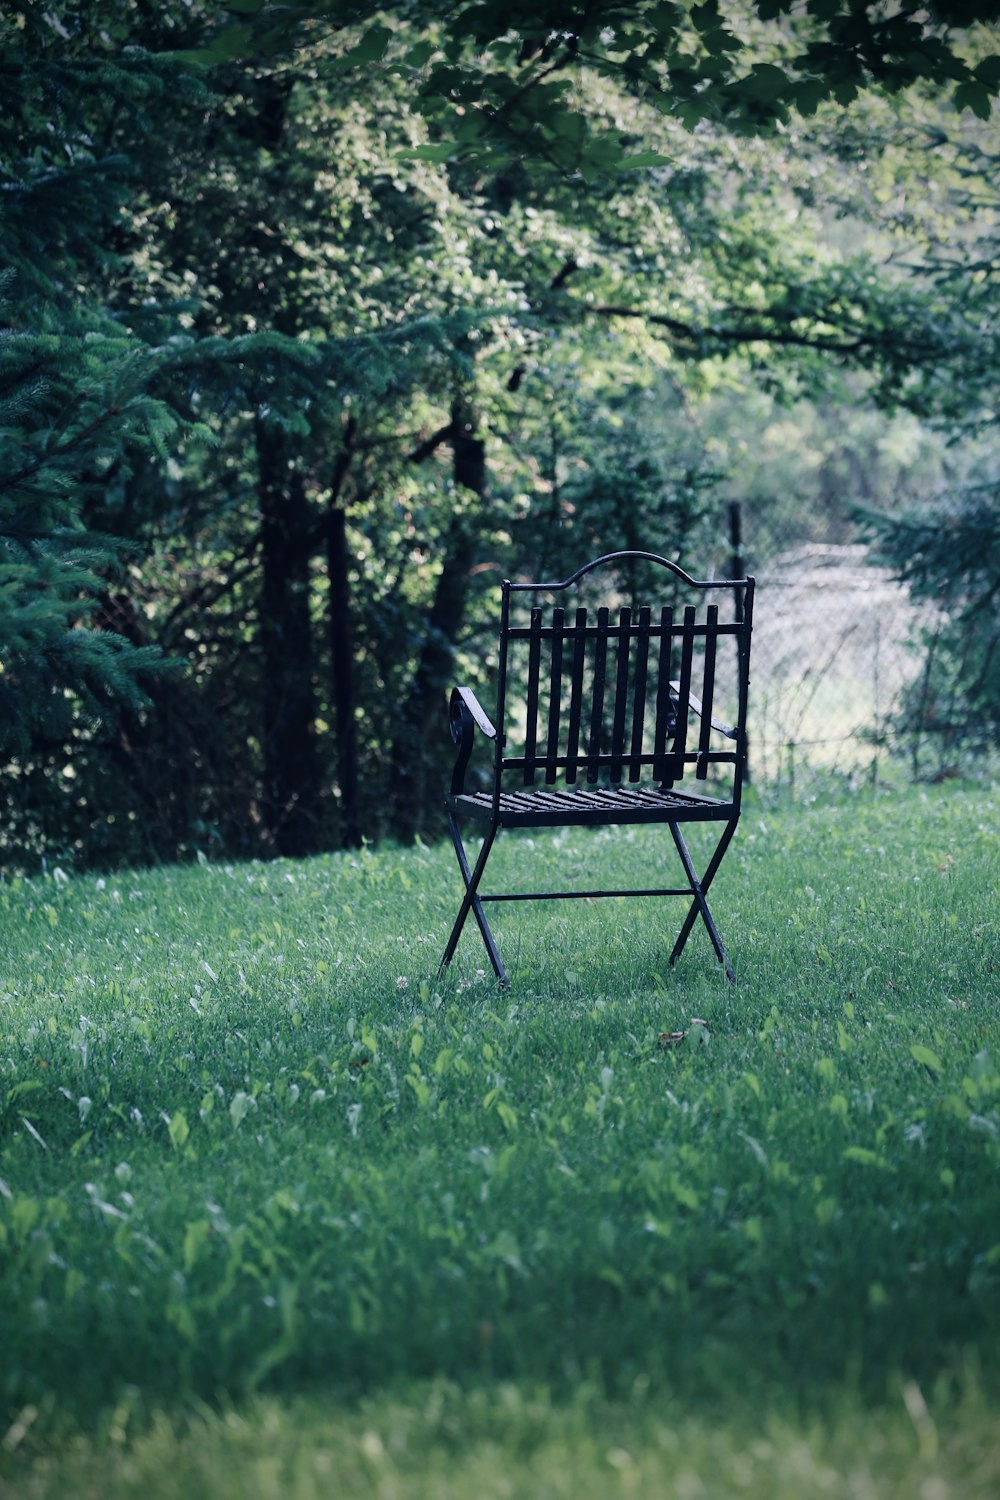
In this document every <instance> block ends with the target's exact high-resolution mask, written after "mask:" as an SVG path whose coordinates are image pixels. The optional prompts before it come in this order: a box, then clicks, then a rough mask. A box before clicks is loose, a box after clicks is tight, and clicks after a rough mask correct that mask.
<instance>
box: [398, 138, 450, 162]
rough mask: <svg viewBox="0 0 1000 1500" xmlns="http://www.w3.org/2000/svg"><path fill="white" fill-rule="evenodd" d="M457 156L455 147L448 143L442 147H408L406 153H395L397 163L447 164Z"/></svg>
mask: <svg viewBox="0 0 1000 1500" xmlns="http://www.w3.org/2000/svg"><path fill="white" fill-rule="evenodd" d="M454 154H455V146H454V144H453V143H452V142H450V141H449V142H448V143H447V144H446V145H442V146H407V147H406V149H405V150H404V151H397V152H395V159H396V161H434V162H439V163H440V162H446V161H447V160H448V159H449V157H451V156H453V155H454Z"/></svg>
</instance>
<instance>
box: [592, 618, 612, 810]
mask: <svg viewBox="0 0 1000 1500" xmlns="http://www.w3.org/2000/svg"><path fill="white" fill-rule="evenodd" d="M608 614H609V611H608V609H607V607H606V606H604V605H602V606H601V608H600V609H599V610H598V611H597V635H596V637H595V639H594V683H593V698H592V700H591V710H590V742H589V744H588V746H587V752H588V753H587V780H588V781H596V780H597V773H598V770H599V769H600V768H599V766H598V763H597V757H598V756H599V755H600V753H601V721H602V720H603V718H604V681H605V676H606V673H607V665H608Z"/></svg>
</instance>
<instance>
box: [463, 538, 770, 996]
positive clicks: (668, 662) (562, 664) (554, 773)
mask: <svg viewBox="0 0 1000 1500" xmlns="http://www.w3.org/2000/svg"><path fill="white" fill-rule="evenodd" d="M640 563H644V564H653V565H655V567H658V568H662V569H664V570H666V571H667V573H668V574H669V575H670V580H669V581H670V583H671V591H672V592H673V593H677V592H678V590H680V589H681V588H683V589H684V590H686V591H687V597H688V598H692V597H693V598H694V599H695V600H696V602H695V603H687V604H670V605H660V606H659V607H657V608H656V609H654V608H652V607H651V606H650V605H642V606H641V607H639V608H638V609H633V608H631V607H630V606H628V605H623V604H621V602H620V600H621V597H622V593H621V588H620V586H617V587H616V586H615V580H616V577H617V576H618V575H620V573H621V571H622V569H623V568H625V569H628V568H633V567H635V566H637V565H638V564H640ZM596 569H607V570H609V574H610V581H611V584H612V592H611V597H610V598H609V602H608V603H600V604H598V605H597V607H596V609H595V608H594V606H593V604H592V603H588V604H578V605H577V607H576V608H575V609H567V607H566V602H565V601H566V600H567V599H568V598H570V596H571V592H572V591H573V590H574V588H577V586H579V591H580V596H581V597H582V596H583V595H584V593H585V591H586V592H587V598H588V600H590V599H592V597H593V595H592V590H593V584H594V582H595V580H594V579H593V578H592V577H591V576H590V575H592V574H593V573H594V571H595V570H596ZM584 579H587V582H586V584H584V583H583V580H584ZM664 581H665V582H666V581H667V580H664ZM753 594H754V580H753V579H752V578H749V577H748V578H742V579H735V580H733V579H725V580H721V581H713V582H698V581H697V580H695V579H693V578H691V577H689V575H688V574H687V573H685V572H684V570H683V569H682V568H680V567H678V565H677V564H676V563H673V562H671V561H669V560H668V559H667V558H665V557H658V556H656V555H655V554H654V553H650V552H637V551H630V552H613V553H610V554H608V555H607V556H604V557H598V558H596V559H594V561H593V562H589V563H586V564H585V565H584V566H583V567H582V568H579V569H578V570H577V571H576V572H575V573H574V574H572V576H571V577H569V578H567V579H565V580H564V581H563V582H561V583H511V582H510V581H509V580H505V581H504V583H503V587H502V595H501V608H500V637H499V653H498V667H497V699H496V717H495V721H491V720H490V718H489V716H488V715H487V714H486V712H485V711H484V709H483V707H482V705H481V704H480V703H479V701H478V699H477V697H476V695H475V693H474V692H473V691H472V689H471V688H468V687H457V688H455V690H454V691H453V693H452V695H451V712H450V717H451V737H452V740H453V742H454V743H455V744H456V745H457V746H458V755H457V758H456V762H455V770H454V774H453V776H452V782H451V791H450V793H449V795H448V797H447V799H446V803H447V808H448V821H449V826H450V829H451V836H452V839H453V840H454V844H455V852H456V854H457V856H458V863H459V868H460V869H461V872H462V878H463V880H464V882H465V894H464V897H463V899H462V904H461V906H460V908H459V912H458V916H457V917H456V919H455V924H454V927H453V928H452V932H451V936H450V938H449V939H448V945H447V947H446V948H445V951H444V956H443V958H442V960H441V970H443V969H444V968H445V966H446V965H448V964H449V963H450V962H451V960H452V958H453V957H454V954H455V949H456V946H457V944H458V940H459V937H460V936H461V933H462V929H463V927H464V925H465V922H466V919H467V917H468V915H469V913H470V911H471V912H472V914H473V916H474V917H475V919H476V923H477V925H478V927H479V931H480V933H481V935H482V939H483V942H484V944H485V946H486V951H487V953H488V954H489V958H490V962H491V964H492V965H493V970H494V972H495V974H496V976H497V979H498V980H499V981H500V983H501V985H504V986H506V985H507V983H508V979H507V973H506V970H505V968H504V965H503V963H502V961H501V958H500V953H499V951H498V948H497V944H496V940H495V938H494V936H493V933H492V931H491V930H490V926H489V923H488V922H487V920H486V914H485V910H484V907H485V904H486V903H487V902H493V901H527V900H544V899H548V900H567V899H572V898H581V897H598V896H682V897H688V898H690V901H691V905H690V908H689V910H688V912H687V914H686V916H685V918H684V922H683V925H682V926H681V929H680V933H679V935H678V937H677V941H676V942H675V944H674V947H673V952H672V953H671V956H670V961H671V963H675V962H676V960H677V959H678V957H679V956H680V954H681V951H682V950H683V948H684V945H685V943H686V942H687V939H688V936H689V934H690V932H691V929H692V927H693V926H694V923H695V921H696V919H697V918H698V917H699V916H700V917H701V919H702V921H703V923H704V925H705V928H706V930H707V932H708V935H709V937H710V939H711V941H712V946H713V948H714V949H715V952H716V955H717V956H718V958H719V961H720V962H721V963H722V964H723V966H724V967H725V971H726V975H727V977H728V978H729V979H730V980H732V979H733V978H734V977H735V976H734V974H733V969H732V966H731V964H730V962H729V959H728V957H727V956H726V951H725V948H724V947H723V944H722V939H721V938H720V936H719V932H718V929H717V927H716V925H715V921H714V919H713V917H712V913H711V911H710V910H709V906H708V900H707V896H708V891H709V887H710V886H711V884H712V881H713V879H714V878H715V875H716V872H717V871H718V869H719V865H720V864H721V862H722V858H723V856H724V854H725V852H726V850H727V849H728V847H729V844H730V841H731V839H732V837H733V834H734V833H735V832H736V825H737V822H738V820H739V815H740V796H741V791H742V785H743V779H744V771H745V766H746V754H747V741H746V712H747V689H748V684H749V676H750V636H751V629H752V623H753ZM515 595H516V596H518V599H517V600H515V599H514V596H515ZM524 595H531V596H534V598H535V600H537V599H538V597H539V596H546V595H547V596H549V600H548V604H547V607H546V608H545V609H543V607H542V605H541V604H540V603H537V602H535V603H532V604H530V605H529V608H528V609H527V611H525V614H524V618H523V619H522V618H521V617H520V614H519V612H518V610H517V609H516V608H515V605H516V603H519V602H520V598H521V597H522V596H524ZM727 595H728V596H731V598H732V600H733V610H732V613H733V616H734V617H733V618H732V619H731V620H725V621H722V620H720V618H719V604H718V602H711V603H709V602H708V600H709V599H712V598H714V599H715V600H717V599H718V598H719V597H720V596H722V597H725V596H727ZM553 598H559V599H560V600H561V601H562V602H559V603H554V604H553V603H552V599H553ZM699 606H700V607H699ZM613 610H614V611H615V613H616V616H617V618H613V617H612V611H613ZM723 704H724V705H725V707H724V709H722V710H721V711H724V712H728V713H729V714H730V715H731V716H732V722H724V721H723V720H722V719H720V718H718V717H717V716H716V709H717V708H720V705H723ZM692 716H694V719H697V720H698V721H699V722H698V723H697V724H695V723H694V722H693V718H692ZM477 734H479V735H482V736H484V737H485V738H486V740H488V741H490V742H491V743H492V746H493V755H492V770H491V772H490V775H489V779H488V781H487V780H484V781H483V783H482V784H481V785H480V786H479V787H478V788H476V787H473V788H467V786H466V777H467V774H468V771H469V764H470V760H471V758H472V752H473V748H474V744H475V740H476V737H477ZM692 771H693V773H694V782H695V788H694V789H690V788H691V778H690V773H691V772H692ZM710 776H711V778H712V782H711V783H710V785H711V794H710V793H709V790H708V786H706V783H707V782H708V779H709V777H710ZM720 778H721V783H722V784H721V785H717V784H716V783H717V782H718V781H719V780H720ZM539 779H541V785H539V784H538V783H539ZM465 820H471V821H473V822H475V823H476V824H478V825H479V826H480V827H481V829H482V832H483V842H482V847H481V848H480V850H479V854H478V856H477V857H476V858H475V862H474V863H473V862H472V861H471V860H470V857H469V854H468V853H467V851H466V848H465V844H464V842H463V839H462V832H461V824H462V823H463V822H464V821H465ZM624 823H666V824H667V826H668V827H669V829H670V832H671V835H672V837H673V842H674V845H675V846H676V850H677V854H678V855H679V857H680V862H681V865H682V867H683V870H684V875H685V877H686V881H687V883H686V884H685V885H680V886H670V887H657V888H655V889H599V890H558V891H556V890H545V891H518V892H511V891H500V892H489V893H488V892H483V891H482V890H481V889H480V883H481V881H482V878H483V873H484V871H485V869H486V864H487V861H488V859H489V856H490V851H491V850H492V848H493V843H494V840H495V839H496V836H497V834H498V832H499V831H500V829H501V828H553V827H562V826H596V825H606V824H624ZM685 823H718V824H719V825H720V827H721V834H720V837H719V840H718V842H717V844H716V846H715V850H714V853H713V854H712V856H711V858H710V860H709V862H708V864H707V866H706V868H705V871H704V873H703V874H702V875H701V876H699V875H698V874H697V872H696V870H695V867H694V864H693V861H692V858H691V854H690V852H689V850H688V847H687V843H686V842H685V840H684V838H683V836H682V834H681V825H682V824H685ZM439 972H440V971H439Z"/></svg>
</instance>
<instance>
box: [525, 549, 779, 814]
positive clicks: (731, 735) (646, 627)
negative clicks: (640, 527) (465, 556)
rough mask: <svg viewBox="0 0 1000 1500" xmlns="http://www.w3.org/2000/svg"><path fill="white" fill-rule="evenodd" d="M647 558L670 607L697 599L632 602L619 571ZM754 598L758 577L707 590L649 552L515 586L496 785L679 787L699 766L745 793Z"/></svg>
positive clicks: (699, 773) (619, 555)
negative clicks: (600, 589)
mask: <svg viewBox="0 0 1000 1500" xmlns="http://www.w3.org/2000/svg"><path fill="white" fill-rule="evenodd" d="M640 560H641V561H645V562H647V563H652V564H654V565H656V566H657V567H659V568H662V569H664V570H667V574H668V575H669V577H665V578H664V584H665V585H670V586H669V587H664V589H663V590H662V592H661V597H662V594H663V593H668V594H671V595H677V594H678V593H679V592H680V591H681V590H684V591H686V594H687V597H688V598H692V597H693V599H694V602H689V603H685V602H683V599H681V600H677V599H675V600H674V602H672V603H670V604H662V603H655V604H653V603H650V604H639V605H637V606H636V605H634V604H626V603H623V602H622V592H621V589H620V587H617V589H616V576H615V575H616V573H620V571H621V569H622V567H623V565H626V566H631V565H632V564H633V563H636V562H639V561H640ZM597 569H606V570H607V572H606V574H605V580H606V581H607V582H608V586H609V593H608V594H607V595H606V596H605V597H606V599H607V602H598V603H596V604H595V603H594V602H593V600H594V593H593V584H594V582H595V579H594V578H593V577H591V575H592V574H593V573H594V572H595V570H597ZM585 578H586V579H587V584H586V585H585V586H584V585H583V580H584V579H585ZM584 591H585V592H586V596H587V599H588V602H587V603H580V602H579V595H580V594H581V593H583V592H584ZM753 591H754V581H753V579H752V578H745V579H737V580H732V579H723V580H718V581H714V580H713V581H712V582H707V583H706V582H698V581H697V580H695V579H693V578H691V577H689V576H688V574H687V573H685V572H684V570H683V569H682V568H680V567H679V566H678V565H677V564H676V563H673V562H671V561H669V560H668V559H667V558H663V557H658V556H656V555H655V554H654V553H648V552H615V553H610V554H608V555H607V556H604V557H599V558H596V559H594V561H593V562H590V563H587V564H586V565H585V566H584V567H582V568H580V569H578V570H577V572H576V573H574V574H572V575H571V577H569V578H567V579H564V580H563V581H562V582H558V583H525V582H518V583H512V582H510V581H509V580H506V581H505V582H504V584H503V593H502V608H501V626H500V650H499V680H498V687H497V720H496V722H497V727H498V731H499V733H498V740H497V759H496V781H497V786H498V787H499V782H500V778H501V777H502V776H505V775H508V776H509V775H511V774H513V775H514V776H515V777H516V778H517V779H518V780H520V781H523V784H524V785H526V786H531V785H534V784H535V783H536V782H537V781H538V780H539V779H543V780H544V782H545V783H547V784H550V785H551V784H552V783H554V782H556V781H563V780H564V781H565V782H566V783H567V784H568V785H570V786H572V785H573V784H575V783H577V782H578V781H581V780H584V781H586V782H589V783H594V782H598V781H600V782H608V783H610V784H612V785H615V784H620V783H622V782H623V781H629V782H635V781H639V780H641V779H642V778H643V777H652V779H653V780H654V781H656V782H658V783H660V784H667V785H672V784H675V783H677V782H678V781H681V780H682V779H683V777H684V775H685V773H686V772H687V770H688V769H689V768H691V767H693V768H694V771H695V776H696V778H697V779H699V780H704V779H705V778H706V777H707V776H708V774H709V771H710V769H711V768H721V767H726V768H727V769H728V770H732V771H733V772H734V774H735V787H734V795H735V796H736V797H738V796H739V788H740V785H741V783H742V779H743V769H744V765H745V758H746V732H745V727H746V703H747V686H748V682H749V667H750V636H751V629H752V622H753ZM574 595H576V596H577V597H574ZM598 597H599V596H598ZM542 598H544V599H545V603H544V604H543V603H541V602H539V600H540V599H542ZM720 601H721V607H720ZM522 605H526V607H519V606H522ZM730 615H731V616H732V617H731V618H730V617H729V616H730ZM692 710H694V717H692Z"/></svg>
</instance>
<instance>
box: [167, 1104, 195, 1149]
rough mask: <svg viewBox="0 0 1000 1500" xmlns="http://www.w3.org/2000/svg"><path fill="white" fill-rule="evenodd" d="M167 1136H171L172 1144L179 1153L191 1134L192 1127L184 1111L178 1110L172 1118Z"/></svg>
mask: <svg viewBox="0 0 1000 1500" xmlns="http://www.w3.org/2000/svg"><path fill="white" fill-rule="evenodd" d="M167 1134H168V1135H169V1136H170V1144H171V1145H172V1146H173V1148H174V1150H175V1151H179V1150H180V1149H181V1147H182V1146H183V1145H184V1142H185V1141H186V1140H187V1138H188V1136H189V1135H190V1134H191V1127H190V1126H189V1124H188V1122H187V1116H186V1115H185V1113H184V1111H183V1110H182V1109H178V1110H176V1111H175V1113H174V1114H172V1115H171V1116H170V1122H169V1124H168V1125H167Z"/></svg>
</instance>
